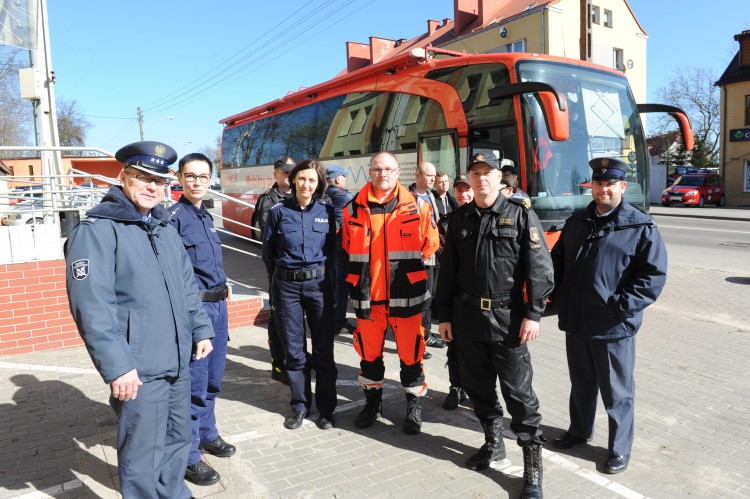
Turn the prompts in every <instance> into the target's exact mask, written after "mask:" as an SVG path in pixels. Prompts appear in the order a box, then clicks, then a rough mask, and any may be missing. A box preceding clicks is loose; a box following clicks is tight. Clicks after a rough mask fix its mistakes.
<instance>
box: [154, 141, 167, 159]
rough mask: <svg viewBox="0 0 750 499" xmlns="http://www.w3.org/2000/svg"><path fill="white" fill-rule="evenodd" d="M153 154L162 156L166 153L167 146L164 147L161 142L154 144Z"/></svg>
mask: <svg viewBox="0 0 750 499" xmlns="http://www.w3.org/2000/svg"><path fill="white" fill-rule="evenodd" d="M154 154H155V155H157V156H159V157H160V158H163V157H164V155H165V154H167V148H166V147H164V145H163V144H156V147H154Z"/></svg>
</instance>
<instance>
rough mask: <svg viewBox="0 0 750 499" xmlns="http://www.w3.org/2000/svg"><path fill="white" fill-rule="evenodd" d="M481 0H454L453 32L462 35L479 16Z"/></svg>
mask: <svg viewBox="0 0 750 499" xmlns="http://www.w3.org/2000/svg"><path fill="white" fill-rule="evenodd" d="M478 1H479V0H453V18H454V19H455V20H456V22H455V23H454V24H453V34H454V35H455V36H461V35H462V34H463V32H464V31H465V30H466V28H468V27H469V26H470V25H471V24H472V23H473V22H474V21H475V20H476V19H477V17H479V6H478V4H477V2H478Z"/></svg>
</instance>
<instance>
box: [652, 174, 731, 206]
mask: <svg viewBox="0 0 750 499" xmlns="http://www.w3.org/2000/svg"><path fill="white" fill-rule="evenodd" d="M675 203H681V204H684V205H685V206H698V207H703V205H704V204H705V203H713V204H715V205H716V206H724V203H725V201H724V182H722V181H721V175H719V174H717V173H686V174H684V175H682V176H681V177H680V178H678V179H677V180H676V181H675V183H674V184H672V185H671V186H670V187H667V188H666V189H664V192H662V193H661V204H662V205H663V206H669V205H671V204H675Z"/></svg>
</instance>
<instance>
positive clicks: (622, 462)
mask: <svg viewBox="0 0 750 499" xmlns="http://www.w3.org/2000/svg"><path fill="white" fill-rule="evenodd" d="M589 165H590V166H591V168H592V169H593V173H592V175H591V179H592V182H591V194H592V196H593V197H594V200H593V201H592V202H591V203H590V204H589V206H588V207H586V208H584V209H583V210H580V211H577V212H575V213H574V214H573V215H572V216H571V217H570V218H568V220H566V222H565V228H564V229H563V231H562V234H561V235H560V239H559V240H558V241H557V243H556V244H555V247H554V248H553V249H552V261H553V262H554V266H555V292H554V295H553V298H554V302H555V304H556V305H557V313H558V320H559V327H560V329H561V330H562V331H565V333H566V334H565V349H566V352H567V356H568V372H569V373H570V385H571V386H570V427H569V428H568V431H566V432H565V433H563V434H562V435H561V436H560V437H558V438H556V439H555V440H554V442H553V445H554V446H555V447H557V448H560V449H568V448H570V447H573V446H574V445H578V444H582V443H585V442H587V441H588V440H589V439H590V438H591V436H592V434H593V432H594V416H595V414H596V399H597V392H599V393H601V396H602V402H603V403H604V408H605V409H606V411H607V416H608V419H609V444H608V449H609V457H608V458H607V461H606V462H605V464H604V471H605V473H621V472H623V471H625V469H627V467H628V463H629V461H630V449H631V448H632V446H633V432H634V420H635V407H634V403H635V379H634V376H633V371H634V369H635V336H636V333H637V332H638V330H639V329H640V327H641V323H642V322H643V310H644V309H645V308H646V307H647V306H649V305H651V304H652V303H654V302H655V301H656V299H657V298H658V297H659V294H661V290H662V289H663V287H664V283H665V282H666V280H667V250H666V248H665V246H664V242H663V241H662V238H661V235H660V234H659V229H657V227H656V224H654V221H653V219H652V218H651V217H650V216H648V215H646V214H645V213H643V212H641V211H639V210H637V209H636V208H634V207H633V206H632V205H631V204H630V203H628V202H627V201H625V199H624V198H623V194H624V193H625V188H626V187H627V185H628V183H627V182H626V181H625V175H626V172H627V169H628V165H627V164H626V163H625V162H623V161H620V160H619V159H616V158H595V159H592V160H591V161H589ZM572 297H575V299H572Z"/></svg>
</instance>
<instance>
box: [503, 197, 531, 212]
mask: <svg viewBox="0 0 750 499" xmlns="http://www.w3.org/2000/svg"><path fill="white" fill-rule="evenodd" d="M508 201H510V202H511V203H513V204H517V205H519V206H523V207H524V208H526V209H527V210H530V209H531V200H530V199H529V198H527V197H526V196H511V197H509V198H508Z"/></svg>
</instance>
